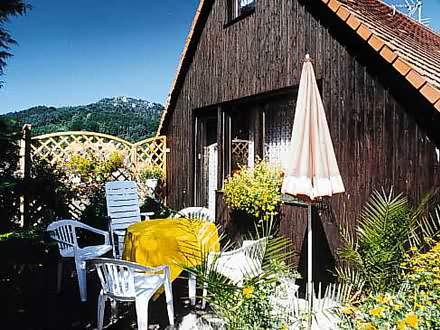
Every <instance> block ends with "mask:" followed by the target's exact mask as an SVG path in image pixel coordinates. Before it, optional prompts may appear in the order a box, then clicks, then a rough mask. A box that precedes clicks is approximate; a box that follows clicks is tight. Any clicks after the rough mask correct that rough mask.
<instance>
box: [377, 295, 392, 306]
mask: <svg viewBox="0 0 440 330" xmlns="http://www.w3.org/2000/svg"><path fill="white" fill-rule="evenodd" d="M376 301H377V302H378V303H379V304H381V305H389V304H390V305H391V304H392V300H391V298H390V296H389V295H385V296H384V295H381V294H380V295H378V296H377V298H376Z"/></svg>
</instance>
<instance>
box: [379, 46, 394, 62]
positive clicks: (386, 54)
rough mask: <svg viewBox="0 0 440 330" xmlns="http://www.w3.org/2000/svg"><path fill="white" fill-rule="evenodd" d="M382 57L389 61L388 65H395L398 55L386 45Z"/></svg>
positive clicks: (381, 52)
mask: <svg viewBox="0 0 440 330" xmlns="http://www.w3.org/2000/svg"><path fill="white" fill-rule="evenodd" d="M380 55H382V57H383V58H384V59H385V61H387V62H388V63H393V62H394V60H395V59H396V58H397V55H396V54H395V53H394V52H393V51H392V50H391V49H390V47H388V46H387V45H385V46H384V47H383V48H382V50H381V51H380Z"/></svg>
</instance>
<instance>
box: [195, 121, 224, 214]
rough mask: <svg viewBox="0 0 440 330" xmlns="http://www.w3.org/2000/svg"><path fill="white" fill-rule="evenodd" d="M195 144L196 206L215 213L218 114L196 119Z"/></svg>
mask: <svg viewBox="0 0 440 330" xmlns="http://www.w3.org/2000/svg"><path fill="white" fill-rule="evenodd" d="M194 143H195V151H196V153H195V157H196V159H195V173H194V175H195V181H194V182H195V187H194V188H195V189H194V200H195V203H196V206H203V207H207V208H209V209H210V210H211V211H212V212H215V191H216V189H217V167H218V151H217V149H218V148H217V114H202V115H200V116H197V117H196V134H195V141H194ZM214 214H215V213H214Z"/></svg>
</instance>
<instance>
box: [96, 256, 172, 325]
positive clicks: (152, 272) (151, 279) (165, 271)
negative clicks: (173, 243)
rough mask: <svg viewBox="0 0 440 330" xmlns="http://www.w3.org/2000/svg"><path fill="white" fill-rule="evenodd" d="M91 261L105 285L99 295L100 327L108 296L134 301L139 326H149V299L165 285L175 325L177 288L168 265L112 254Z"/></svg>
mask: <svg viewBox="0 0 440 330" xmlns="http://www.w3.org/2000/svg"><path fill="white" fill-rule="evenodd" d="M91 262H92V263H93V264H94V265H95V267H96V270H97V272H98V276H99V279H100V281H101V287H102V289H101V292H100V294H99V298H98V313H97V317H98V320H97V328H98V330H101V329H102V327H103V322H104V310H105V302H106V300H107V299H110V300H114V301H124V302H125V301H134V302H135V305H136V315H137V323H138V329H139V330H147V329H148V302H149V300H150V298H151V297H152V296H153V295H154V293H155V292H156V291H157V290H158V289H159V288H160V287H161V286H162V285H163V286H164V288H165V299H166V303H167V311H168V318H169V322H170V324H171V325H172V326H173V325H174V306H173V292H172V287H171V282H170V274H169V268H168V266H159V267H155V268H150V267H145V266H141V265H139V264H136V263H133V262H129V261H124V260H117V259H108V258H96V259H93V260H92V261H91Z"/></svg>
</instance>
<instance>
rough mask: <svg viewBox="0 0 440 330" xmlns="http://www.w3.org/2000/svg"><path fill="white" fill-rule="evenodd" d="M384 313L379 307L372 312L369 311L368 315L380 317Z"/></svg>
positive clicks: (383, 309)
mask: <svg viewBox="0 0 440 330" xmlns="http://www.w3.org/2000/svg"><path fill="white" fill-rule="evenodd" d="M384 311H385V308H383V307H381V306H379V307H376V308H373V309H372V310H370V312H369V313H370V315H371V316H378V317H382V316H383V312H384Z"/></svg>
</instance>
